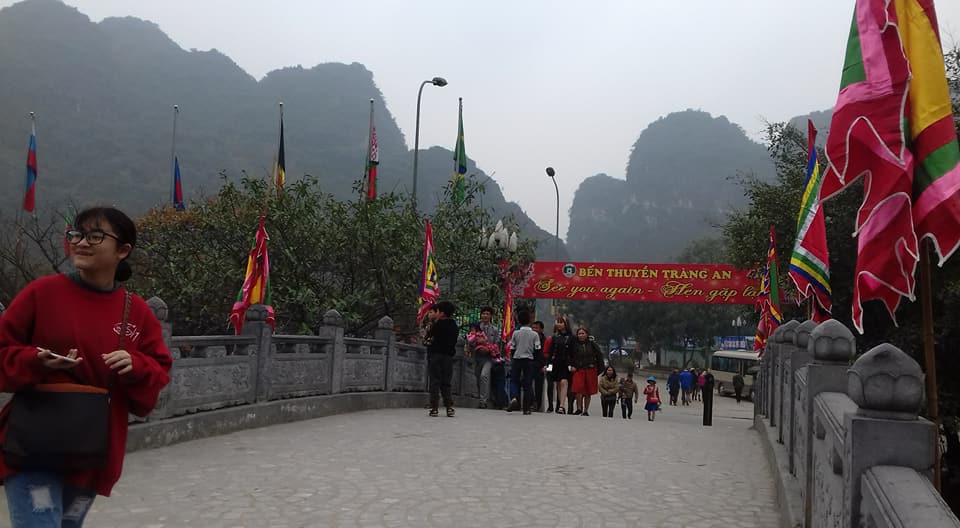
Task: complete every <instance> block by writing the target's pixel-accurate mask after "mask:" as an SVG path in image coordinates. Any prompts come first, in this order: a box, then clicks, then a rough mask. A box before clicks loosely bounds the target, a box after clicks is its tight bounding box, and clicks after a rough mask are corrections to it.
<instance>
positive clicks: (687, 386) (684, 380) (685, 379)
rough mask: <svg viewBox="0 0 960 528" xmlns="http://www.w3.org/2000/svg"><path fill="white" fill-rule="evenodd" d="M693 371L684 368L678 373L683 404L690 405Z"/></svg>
mask: <svg viewBox="0 0 960 528" xmlns="http://www.w3.org/2000/svg"><path fill="white" fill-rule="evenodd" d="M693 383H694V381H693V373H692V372H690V371H689V370H684V371H683V372H681V373H680V390H682V391H683V404H684V405H690V393H691V392H693Z"/></svg>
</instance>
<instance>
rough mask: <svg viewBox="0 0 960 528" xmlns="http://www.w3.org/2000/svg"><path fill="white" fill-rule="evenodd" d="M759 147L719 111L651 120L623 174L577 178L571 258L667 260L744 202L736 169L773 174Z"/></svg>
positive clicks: (712, 229) (766, 175) (713, 228)
mask: <svg viewBox="0 0 960 528" xmlns="http://www.w3.org/2000/svg"><path fill="white" fill-rule="evenodd" d="M773 174H774V168H773V163H772V162H771V160H770V157H769V156H768V154H767V151H766V149H765V147H764V146H763V145H761V144H759V143H757V142H755V141H752V140H751V139H749V138H748V137H747V136H746V134H745V133H744V132H743V130H742V129H741V128H740V127H739V126H737V125H736V124H734V123H731V122H730V121H728V120H727V119H726V118H725V117H722V116H721V117H713V116H711V115H710V114H708V113H706V112H702V111H696V110H686V111H683V112H676V113H672V114H670V115H668V116H665V117H663V118H661V119H659V120H657V121H655V122H653V123H651V124H650V125H649V126H648V127H647V128H646V129H645V130H644V131H643V132H642V133H641V134H640V136H639V138H638V139H637V141H636V143H634V145H633V151H632V152H631V155H630V160H629V163H628V165H627V172H626V179H625V180H621V179H617V178H613V177H610V176H608V175H606V174H598V175H596V176H592V177H590V178H587V179H586V180H584V181H583V183H581V184H580V187H579V189H578V190H577V193H576V195H575V197H574V201H573V206H572V208H571V210H570V229H569V232H568V247H569V250H570V253H571V254H572V255H573V257H574V258H576V259H581V260H596V261H641V262H643V261H646V262H667V261H670V260H672V259H674V258H676V256H677V255H678V254H679V253H680V252H681V251H682V250H683V249H684V247H685V246H687V244H688V243H689V242H691V241H692V240H695V239H697V238H702V237H705V236H710V235H713V234H716V226H717V225H719V224H720V223H721V222H722V221H723V220H724V218H725V216H726V213H727V212H728V211H729V210H730V209H731V208H733V207H737V206H740V205H743V204H744V203H745V199H744V196H743V190H742V188H741V187H740V185H738V183H737V177H738V176H743V175H754V176H756V177H759V178H762V179H770V178H772V177H773Z"/></svg>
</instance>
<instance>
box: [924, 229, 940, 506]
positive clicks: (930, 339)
mask: <svg viewBox="0 0 960 528" xmlns="http://www.w3.org/2000/svg"><path fill="white" fill-rule="evenodd" d="M920 306H921V310H922V313H923V321H922V329H923V364H924V370H925V371H926V380H927V418H929V420H930V421H931V422H933V424H934V426H936V435H934V437H933V445H934V465H933V485H934V487H935V488H936V489H937V492H939V491H940V458H941V456H942V453H940V411H939V402H938V397H937V356H936V352H935V348H934V336H933V290H932V288H931V285H930V241H929V240H928V239H926V238H924V239H923V240H922V241H921V243H920Z"/></svg>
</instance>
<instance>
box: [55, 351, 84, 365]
mask: <svg viewBox="0 0 960 528" xmlns="http://www.w3.org/2000/svg"><path fill="white" fill-rule="evenodd" d="M50 357H55V358H57V359H62V360H64V361H68V362H70V363H76V362H77V361H80V360H79V359H77V358H72V357H70V356H62V355H60V354H57V353H56V352H50Z"/></svg>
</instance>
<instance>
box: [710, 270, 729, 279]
mask: <svg viewBox="0 0 960 528" xmlns="http://www.w3.org/2000/svg"><path fill="white" fill-rule="evenodd" d="M732 278H733V274H732V273H730V270H726V271H720V270H717V271H714V272H713V279H714V280H717V279H732Z"/></svg>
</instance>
